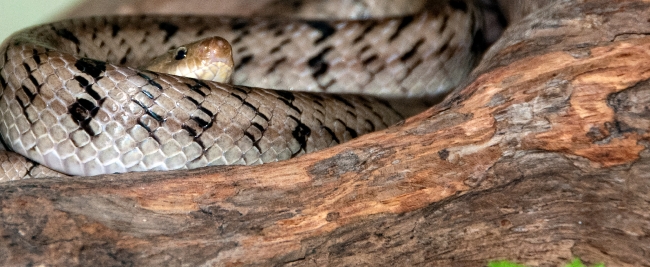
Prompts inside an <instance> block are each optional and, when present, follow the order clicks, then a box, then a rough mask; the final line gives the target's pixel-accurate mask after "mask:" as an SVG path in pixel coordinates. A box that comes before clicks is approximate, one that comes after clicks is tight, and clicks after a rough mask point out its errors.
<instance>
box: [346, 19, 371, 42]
mask: <svg viewBox="0 0 650 267" xmlns="http://www.w3.org/2000/svg"><path fill="white" fill-rule="evenodd" d="M375 26H377V22H376V21H371V22H370V23H368V25H367V26H366V28H365V29H363V32H362V33H361V34H359V36H357V37H355V38H354V40H352V43H353V44H356V43H358V42H360V41H361V40H363V37H364V36H366V34H368V33H369V32H370V31H372V30H373V29H374V28H375Z"/></svg>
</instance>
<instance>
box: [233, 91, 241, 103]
mask: <svg viewBox="0 0 650 267" xmlns="http://www.w3.org/2000/svg"><path fill="white" fill-rule="evenodd" d="M230 95H231V96H232V97H234V98H237V99H239V101H241V102H242V103H243V102H244V98H242V97H241V96H239V95H238V94H235V93H230Z"/></svg>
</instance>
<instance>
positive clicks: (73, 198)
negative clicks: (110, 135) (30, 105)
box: [0, 0, 650, 266]
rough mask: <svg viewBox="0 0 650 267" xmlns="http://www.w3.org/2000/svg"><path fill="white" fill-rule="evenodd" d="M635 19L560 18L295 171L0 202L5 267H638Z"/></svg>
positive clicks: (640, 79)
mask: <svg viewBox="0 0 650 267" xmlns="http://www.w3.org/2000/svg"><path fill="white" fill-rule="evenodd" d="M647 18H650V3H645V2H642V1H610V0H594V1H558V2H556V3H553V4H552V5H549V6H547V7H546V8H543V9H541V10H539V11H537V12H535V13H533V14H531V15H530V16H528V17H526V18H524V19H522V20H521V21H519V22H518V23H517V24H516V25H514V26H511V27H510V28H509V29H508V30H507V31H506V32H505V34H504V36H503V37H502V38H501V39H500V40H499V41H498V42H497V43H496V44H495V45H494V46H493V47H492V48H491V49H490V50H489V51H488V52H487V54H486V55H485V57H484V59H483V60H482V62H481V64H480V65H479V66H478V67H477V68H476V70H475V71H474V72H473V74H472V76H471V77H470V79H469V80H468V82H467V83H466V84H465V85H464V86H463V87H461V88H460V90H458V91H457V92H455V93H453V94H452V95H451V96H450V97H448V98H447V100H446V101H445V102H443V103H441V104H439V105H437V106H435V107H433V108H431V109H429V110H428V111H426V112H424V113H422V114H419V115H417V116H415V117H412V118H409V119H407V120H406V121H405V122H404V123H402V124H400V125H397V126H394V127H391V128H389V129H387V130H384V131H380V132H376V133H372V134H368V135H365V136H362V137H360V138H358V139H355V140H353V141H352V142H349V143H346V144H343V145H339V146H337V147H333V148H331V149H327V150H324V151H321V152H318V153H314V154H310V155H305V156H302V157H299V158H295V159H292V160H288V161H284V162H278V163H273V164H266V165H260V166H254V167H212V168H203V169H198V170H192V171H176V172H165V173H162V172H160V173H146V174H141V173H138V174H126V175H106V176H99V177H87V178H74V179H43V180H24V181H19V182H14V183H8V184H3V185H0V196H1V197H0V208H1V209H2V212H1V213H0V233H1V234H0V244H1V245H0V261H1V262H2V265H40V264H47V265H57V266H59V265H66V266H67V265H101V266H103V265H136V266H158V265H171V266H177V265H187V266H196V265H202V266H212V265H214V266H246V265H314V266H322V265H393V266H404V265H432V266H481V265H485V264H486V263H487V262H488V261H489V260H495V259H509V260H513V261H517V262H519V263H522V264H527V265H530V266H558V265H561V264H563V263H566V262H568V261H569V260H570V259H572V258H573V257H580V258H581V259H582V260H583V262H586V263H597V262H604V263H606V264H607V266H649V265H650V221H649V219H650V193H649V192H650V150H649V149H648V147H649V145H650V132H649V129H650V108H649V106H650V81H649V80H648V79H649V78H650V64H648V62H650V52H649V51H650V37H648V33H650V24H649V23H648V21H647Z"/></svg>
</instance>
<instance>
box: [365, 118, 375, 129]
mask: <svg viewBox="0 0 650 267" xmlns="http://www.w3.org/2000/svg"><path fill="white" fill-rule="evenodd" d="M366 123H368V125H370V132H374V131H375V130H376V129H377V127H375V124H374V123H372V121H370V120H366Z"/></svg>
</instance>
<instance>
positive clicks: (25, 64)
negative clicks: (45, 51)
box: [23, 63, 32, 73]
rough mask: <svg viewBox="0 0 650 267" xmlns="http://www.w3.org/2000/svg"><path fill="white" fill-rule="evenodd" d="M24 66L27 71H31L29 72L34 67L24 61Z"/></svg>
mask: <svg viewBox="0 0 650 267" xmlns="http://www.w3.org/2000/svg"><path fill="white" fill-rule="evenodd" d="M23 68H25V70H26V71H27V72H29V73H31V72H32V68H30V67H29V65H28V64H27V63H23Z"/></svg>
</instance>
